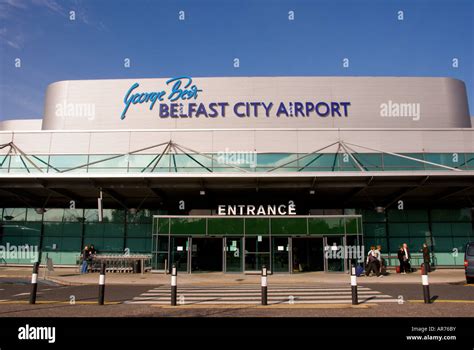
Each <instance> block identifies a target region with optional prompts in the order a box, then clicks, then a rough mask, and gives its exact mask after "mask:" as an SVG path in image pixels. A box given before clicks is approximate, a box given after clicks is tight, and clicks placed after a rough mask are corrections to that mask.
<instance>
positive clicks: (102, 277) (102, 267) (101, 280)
mask: <svg viewBox="0 0 474 350" xmlns="http://www.w3.org/2000/svg"><path fill="white" fill-rule="evenodd" d="M104 297H105V262H103V263H102V264H101V265H100V276H99V305H104Z"/></svg>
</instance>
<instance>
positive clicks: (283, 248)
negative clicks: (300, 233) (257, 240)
mask: <svg viewBox="0 0 474 350" xmlns="http://www.w3.org/2000/svg"><path fill="white" fill-rule="evenodd" d="M272 250H273V254H272V271H273V272H289V271H290V270H289V269H290V267H289V263H288V262H289V260H290V257H289V243H288V237H273V238H272Z"/></svg>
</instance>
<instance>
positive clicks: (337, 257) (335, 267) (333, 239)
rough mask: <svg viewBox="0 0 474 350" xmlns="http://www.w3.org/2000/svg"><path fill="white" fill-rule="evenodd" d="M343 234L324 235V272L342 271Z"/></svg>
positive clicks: (343, 260)
mask: <svg viewBox="0 0 474 350" xmlns="http://www.w3.org/2000/svg"><path fill="white" fill-rule="evenodd" d="M344 246H345V245H344V236H326V237H324V258H325V267H326V268H325V270H326V272H344V265H345V264H344V262H345V255H344Z"/></svg>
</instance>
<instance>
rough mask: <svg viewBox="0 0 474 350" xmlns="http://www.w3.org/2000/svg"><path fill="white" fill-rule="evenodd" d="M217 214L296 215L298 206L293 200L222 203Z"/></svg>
mask: <svg viewBox="0 0 474 350" xmlns="http://www.w3.org/2000/svg"><path fill="white" fill-rule="evenodd" d="M217 215H221V216H224V215H249V216H250V215H252V216H258V215H296V206H295V205H294V204H293V202H290V204H288V205H286V204H280V205H251V204H248V205H247V204H239V205H225V204H221V205H219V206H218V207H217Z"/></svg>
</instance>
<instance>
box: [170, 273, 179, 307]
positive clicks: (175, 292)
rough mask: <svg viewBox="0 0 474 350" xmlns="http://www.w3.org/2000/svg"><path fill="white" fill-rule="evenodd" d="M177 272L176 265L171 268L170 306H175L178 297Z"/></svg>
mask: <svg viewBox="0 0 474 350" xmlns="http://www.w3.org/2000/svg"><path fill="white" fill-rule="evenodd" d="M177 275H178V270H177V269H176V264H173V265H172V267H171V305H173V306H176V297H177V295H178V276H177Z"/></svg>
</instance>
